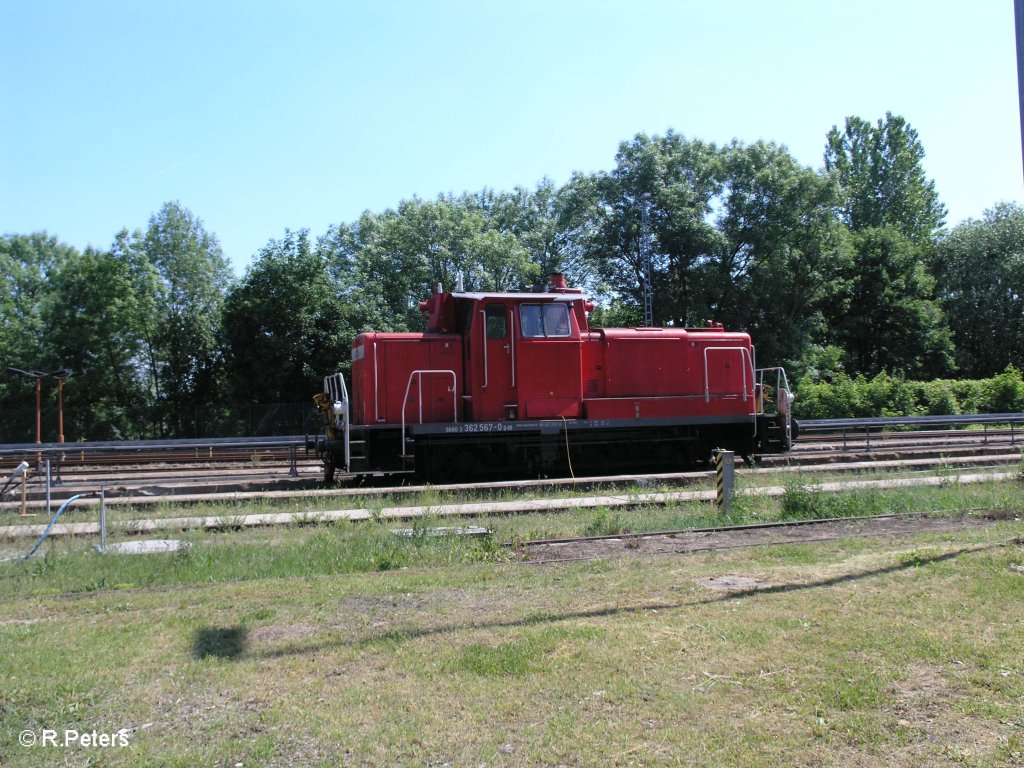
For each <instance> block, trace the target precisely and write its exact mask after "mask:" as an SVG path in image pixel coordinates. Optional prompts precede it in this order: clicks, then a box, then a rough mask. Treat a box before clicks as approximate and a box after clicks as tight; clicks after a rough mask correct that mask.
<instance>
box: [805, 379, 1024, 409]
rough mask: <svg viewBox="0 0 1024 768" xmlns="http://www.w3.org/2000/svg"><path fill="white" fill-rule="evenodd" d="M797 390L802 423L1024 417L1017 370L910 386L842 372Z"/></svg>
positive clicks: (1021, 383)
mask: <svg viewBox="0 0 1024 768" xmlns="http://www.w3.org/2000/svg"><path fill="white" fill-rule="evenodd" d="M795 390H796V402H795V403H794V406H793V412H794V415H795V416H796V417H797V418H798V419H850V418H870V417H872V416H914V415H922V414H927V415H929V416H955V415H958V414H972V413H1020V412H1024V379H1022V377H1021V372H1020V371H1019V370H1017V369H1016V368H1014V367H1013V366H1009V367H1007V369H1006V370H1005V371H1003V372H1002V373H1000V374H999V375H998V376H994V377H993V378H991V379H981V380H977V381H971V380H946V379H941V380H935V381H904V380H903V379H902V378H899V377H895V376H890V375H889V374H887V373H880V374H878V375H877V376H875V377H874V378H873V379H870V380H869V379H865V378H864V377H863V376H858V377H857V378H855V379H851V378H850V377H849V376H847V375H846V374H843V373H839V374H836V375H834V376H833V377H832V381H830V382H826V381H817V380H815V379H813V378H812V377H810V376H804V377H803V378H801V379H800V380H799V381H798V382H797V385H796V387H795Z"/></svg>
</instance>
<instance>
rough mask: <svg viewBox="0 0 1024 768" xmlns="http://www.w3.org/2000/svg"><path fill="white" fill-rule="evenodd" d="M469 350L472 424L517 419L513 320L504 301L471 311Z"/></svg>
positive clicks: (488, 301)
mask: <svg viewBox="0 0 1024 768" xmlns="http://www.w3.org/2000/svg"><path fill="white" fill-rule="evenodd" d="M474 314H475V316H474V318H473V322H472V326H471V327H472V331H471V339H470V346H471V347H472V348H473V351H474V354H473V355H472V369H473V374H474V375H473V382H472V384H471V385H470V386H471V389H472V391H471V392H470V393H469V394H470V396H471V398H472V400H471V402H472V404H473V405H472V412H473V420H474V421H505V420H507V419H513V418H515V417H516V403H515V396H514V394H513V386H514V384H515V381H514V379H513V367H512V356H513V355H514V354H515V352H514V347H513V339H512V318H511V314H510V309H509V306H508V305H507V304H506V303H505V302H503V301H491V300H487V299H485V300H483V301H480V302H479V303H477V305H476V306H475V307H474Z"/></svg>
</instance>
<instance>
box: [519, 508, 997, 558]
mask: <svg viewBox="0 0 1024 768" xmlns="http://www.w3.org/2000/svg"><path fill="white" fill-rule="evenodd" d="M994 524H995V521H994V520H989V519H986V518H981V517H928V516H915V517H888V518H866V519H865V518H861V519H850V520H839V521H829V522H812V523H809V524H794V525H788V526H785V527H774V526H769V527H764V528H757V527H748V528H733V529H730V530H722V531H706V530H705V531H685V532H678V533H665V534H658V535H650V536H646V535H645V536H621V537H613V538H603V539H582V540H578V541H565V542H556V543H539V544H528V545H526V546H525V547H523V549H522V550H521V553H522V557H523V559H524V560H527V561H529V562H532V563H549V562H561V561H568V560H595V559H598V558H608V557H625V556H629V555H662V554H686V553H689V552H706V551H709V550H716V549H734V548H738V547H757V546H766V545H774V544H804V543H808V542H814V541H834V540H836V539H843V538H851V537H854V536H880V537H902V536H914V535H917V534H921V533H944V532H949V531H960V530H965V529H971V528H984V527H986V526H990V525H994Z"/></svg>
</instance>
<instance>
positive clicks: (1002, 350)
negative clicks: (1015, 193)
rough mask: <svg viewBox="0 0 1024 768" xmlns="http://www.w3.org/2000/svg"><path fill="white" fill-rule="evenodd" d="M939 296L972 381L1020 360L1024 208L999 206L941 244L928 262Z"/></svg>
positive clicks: (1023, 318)
mask: <svg viewBox="0 0 1024 768" xmlns="http://www.w3.org/2000/svg"><path fill="white" fill-rule="evenodd" d="M932 269H933V271H934V273H935V275H936V278H937V280H938V285H939V297H940V300H941V302H942V306H943V308H944V309H945V311H946V314H947V316H948V318H949V324H950V327H951V328H952V330H953V336H954V339H955V340H956V348H957V363H958V364H959V367H960V370H961V372H962V373H963V374H965V375H967V376H969V377H971V378H983V377H986V376H992V375H994V374H996V373H998V372H1000V371H1002V370H1004V369H1005V368H1006V366H1008V365H1010V364H1016V365H1020V361H1021V360H1024V209H1022V208H1021V207H1020V206H1018V205H1012V204H1008V203H1001V204H999V205H996V206H995V207H994V208H992V209H991V210H988V211H986V212H985V215H984V218H983V219H982V220H980V221H976V220H969V221H966V222H964V223H963V224H960V225H959V226H957V227H955V228H954V229H953V230H952V232H950V233H949V235H948V236H946V237H945V238H943V239H942V241H941V242H940V243H939V246H938V248H937V250H936V253H935V258H934V259H933V261H932Z"/></svg>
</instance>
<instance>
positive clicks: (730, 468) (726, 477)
mask: <svg viewBox="0 0 1024 768" xmlns="http://www.w3.org/2000/svg"><path fill="white" fill-rule="evenodd" d="M735 469H736V454H735V453H733V452H732V451H722V450H719V451H716V452H715V487H716V488H717V489H718V494H717V496H716V503H717V505H718V511H719V512H725V513H726V514H728V512H729V507H730V506H732V494H733V489H734V487H735Z"/></svg>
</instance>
